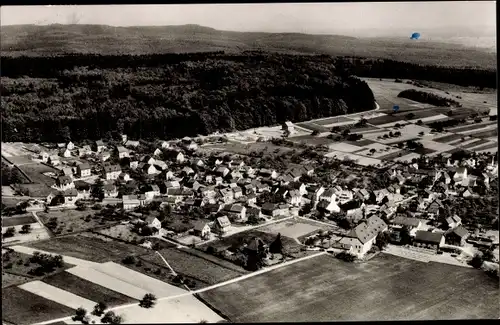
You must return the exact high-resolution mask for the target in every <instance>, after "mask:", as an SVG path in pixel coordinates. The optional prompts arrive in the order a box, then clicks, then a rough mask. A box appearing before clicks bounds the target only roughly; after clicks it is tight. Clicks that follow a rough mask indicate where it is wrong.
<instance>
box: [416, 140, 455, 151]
mask: <svg viewBox="0 0 500 325" xmlns="http://www.w3.org/2000/svg"><path fill="white" fill-rule="evenodd" d="M418 142H420V143H421V144H423V145H424V148H425V149H431V150H432V151H440V152H444V151H448V150H452V149H454V148H455V147H454V146H450V145H448V144H446V143H440V142H435V141H432V140H420V141H418Z"/></svg>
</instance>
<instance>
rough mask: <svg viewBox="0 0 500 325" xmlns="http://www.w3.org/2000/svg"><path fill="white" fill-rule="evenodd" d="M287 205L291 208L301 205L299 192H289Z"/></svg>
mask: <svg viewBox="0 0 500 325" xmlns="http://www.w3.org/2000/svg"><path fill="white" fill-rule="evenodd" d="M288 203H290V204H291V205H293V206H299V205H300V204H301V203H302V195H301V194H300V191H299V190H291V191H290V192H289V197H288Z"/></svg>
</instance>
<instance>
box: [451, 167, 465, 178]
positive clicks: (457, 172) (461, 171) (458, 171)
mask: <svg viewBox="0 0 500 325" xmlns="http://www.w3.org/2000/svg"><path fill="white" fill-rule="evenodd" d="M464 178H467V168H465V167H458V168H457V169H456V170H455V174H454V175H453V180H454V181H455V182H458V181H462V180H463V179H464Z"/></svg>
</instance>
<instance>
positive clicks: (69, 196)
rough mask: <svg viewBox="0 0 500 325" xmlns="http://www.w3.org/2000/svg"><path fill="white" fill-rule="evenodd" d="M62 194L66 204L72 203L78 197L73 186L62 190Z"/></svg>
mask: <svg viewBox="0 0 500 325" xmlns="http://www.w3.org/2000/svg"><path fill="white" fill-rule="evenodd" d="M62 195H63V197H64V204H66V205H74V204H75V202H76V200H77V199H78V192H77V191H76V190H75V189H74V188H71V189H69V190H66V191H64V192H63V194H62Z"/></svg>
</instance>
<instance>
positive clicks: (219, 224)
mask: <svg viewBox="0 0 500 325" xmlns="http://www.w3.org/2000/svg"><path fill="white" fill-rule="evenodd" d="M230 228H231V222H230V221H229V219H228V217H227V216H223V217H218V218H217V219H215V222H214V230H215V231H216V232H217V233H219V234H225V233H227V232H228V231H229V229H230Z"/></svg>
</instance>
